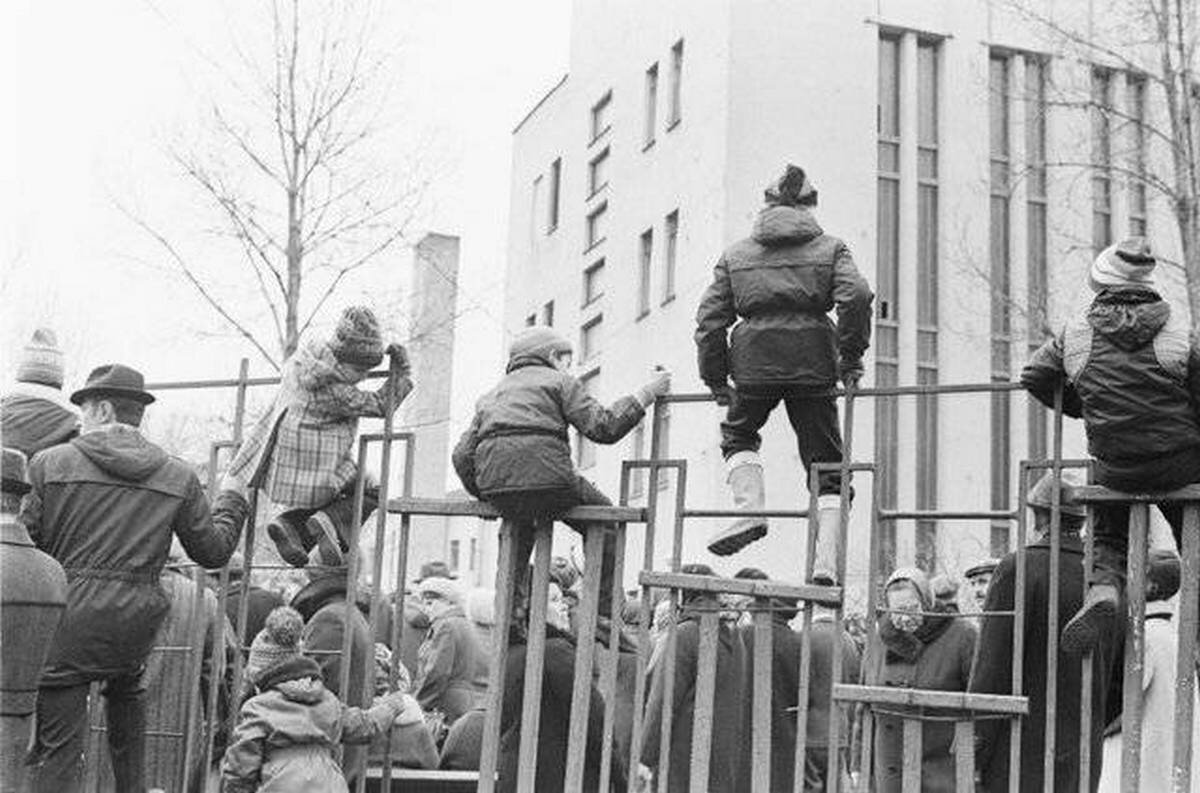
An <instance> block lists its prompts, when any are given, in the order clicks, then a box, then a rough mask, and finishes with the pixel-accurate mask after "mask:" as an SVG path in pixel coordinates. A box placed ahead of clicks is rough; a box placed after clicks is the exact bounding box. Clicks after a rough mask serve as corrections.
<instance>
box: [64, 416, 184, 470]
mask: <svg viewBox="0 0 1200 793" xmlns="http://www.w3.org/2000/svg"><path fill="white" fill-rule="evenodd" d="M71 443H72V444H73V445H74V446H75V448H76V449H78V450H79V451H81V452H83V455H84V456H85V457H87V458H88V459H89V460H91V461H92V462H93V463H95V465H96V467H97V468H99V469H100V470H101V471H104V472H105V473H106V474H109V475H110V476H115V477H117V478H118V479H125V480H128V481H130V482H141V481H144V480H146V479H148V478H150V476H152V475H153V474H154V472H155V471H157V470H158V469H159V468H162V467H163V466H164V465H166V462H167V459H168V456H167V453H166V452H164V451H163V450H162V449H161V448H159V447H158V446H155V445H154V444H153V443H151V442H150V441H148V440H146V439H145V438H144V437H143V436H142V433H140V432H138V430H137V428H136V427H130V426H129V425H127V424H109V425H106V426H104V427H101V428H99V429H96V430H92V431H91V432H85V433H84V434H83V435H80V436H79V437H77V438H75V439H73V440H72V441H71Z"/></svg>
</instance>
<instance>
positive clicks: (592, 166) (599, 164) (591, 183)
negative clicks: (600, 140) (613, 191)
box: [588, 146, 608, 198]
mask: <svg viewBox="0 0 1200 793" xmlns="http://www.w3.org/2000/svg"><path fill="white" fill-rule="evenodd" d="M607 184H608V147H607V146H605V147H604V149H603V150H602V151H601V152H600V153H599V154H597V155H596V156H595V157H593V158H592V159H591V161H590V162H588V198H591V197H592V196H594V195H596V193H599V192H600V191H601V190H602V189H604V186H605V185H607Z"/></svg>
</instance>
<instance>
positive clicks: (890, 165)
mask: <svg viewBox="0 0 1200 793" xmlns="http://www.w3.org/2000/svg"><path fill="white" fill-rule="evenodd" d="M877 101H878V105H877V108H876V122H877V138H878V158H879V159H878V163H877V166H876V167H877V179H876V190H877V198H876V201H877V203H876V219H877V228H878V243H877V249H876V263H877V264H876V266H877V268H878V269H877V270H876V284H877V289H876V293H877V294H876V298H875V319H876V328H877V331H876V332H877V344H876V348H875V384H876V385H877V386H879V387H888V386H895V385H899V382H900V380H899V375H900V360H899V355H900V353H899V324H898V323H899V319H900V315H899V311H898V307H899V303H898V300H897V298H898V295H899V289H900V39H899V38H895V37H892V36H884V37H882V38H880V39H879V85H878V99H877ZM899 421H900V413H899V405H898V403H897V400H896V397H881V398H879V399H877V400H876V402H875V459H876V461H877V462H878V463H879V478H878V481H879V499H880V500H879V503H880V506H882V507H885V508H894V507H895V506H896V490H897V476H896V470H897V468H898V467H899V438H898V435H897V427H898V425H899ZM880 546H881V547H880V553H881V559H880V560H879V562H880V569H883V570H891V569H893V568H894V567H895V565H896V532H895V525H894V524H893V523H891V522H889V523H887V524H886V525H885V527H884V528H883V530H882V533H881V535H880Z"/></svg>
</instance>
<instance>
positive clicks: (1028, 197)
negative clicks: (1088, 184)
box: [1025, 56, 1049, 460]
mask: <svg viewBox="0 0 1200 793" xmlns="http://www.w3.org/2000/svg"><path fill="white" fill-rule="evenodd" d="M1047 68H1048V63H1047V61H1046V60H1044V59H1042V58H1038V57H1033V56H1026V57H1025V163H1026V168H1025V171H1026V176H1025V202H1026V203H1025V224H1026V231H1025V244H1026V251H1025V268H1026V270H1025V272H1026V276H1025V280H1026V286H1027V289H1028V299H1027V303H1026V315H1027V318H1026V330H1025V333H1026V342H1027V348H1028V349H1027V352H1029V353H1031V354H1032V353H1033V352H1034V351H1035V350H1037V348H1038V347H1040V346H1041V343H1042V340H1043V339H1044V338H1045V337H1046V335H1047V331H1048V318H1047V316H1048V315H1047V296H1048V294H1049V292H1048V283H1049V282H1048V272H1049V271H1048V266H1047V264H1048V262H1049V248H1048V242H1047V239H1048V238H1047V233H1046V229H1047V222H1046V219H1047V202H1046V113H1047V109H1048V105H1047V103H1046V69H1047ZM1026 412H1027V424H1028V441H1029V459H1031V460H1044V459H1045V458H1046V452H1047V441H1048V439H1047V432H1046V421H1047V418H1048V415H1049V414H1048V413H1047V411H1046V408H1045V407H1043V406H1042V404H1041V403H1040V402H1038V401H1037V400H1036V399H1034V398H1033V397H1028V398H1027V399H1026Z"/></svg>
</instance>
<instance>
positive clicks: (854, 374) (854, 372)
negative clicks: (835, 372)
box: [838, 361, 863, 388]
mask: <svg viewBox="0 0 1200 793" xmlns="http://www.w3.org/2000/svg"><path fill="white" fill-rule="evenodd" d="M838 369H839V370H840V373H841V374H840V377H841V380H842V385H844V386H846V388H858V381H859V380H861V379H862V376H863V366H862V361H854V362H847V361H842V363H841V365H840V366H839V367H838Z"/></svg>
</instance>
